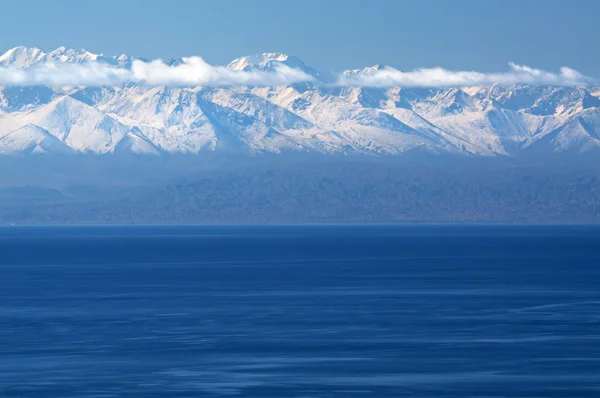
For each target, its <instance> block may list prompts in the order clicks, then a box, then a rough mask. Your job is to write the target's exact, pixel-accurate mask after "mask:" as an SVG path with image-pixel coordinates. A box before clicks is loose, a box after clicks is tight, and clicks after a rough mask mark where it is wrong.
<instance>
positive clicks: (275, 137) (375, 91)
mask: <svg viewBox="0 0 600 398" xmlns="http://www.w3.org/2000/svg"><path fill="white" fill-rule="evenodd" d="M135 59H142V58H138V57H131V56H129V55H126V54H121V55H117V56H104V55H102V54H93V53H91V52H88V51H86V50H83V49H67V48H64V47H59V48H58V49H56V50H54V51H50V52H47V53H46V52H44V51H43V50H41V49H38V48H26V47H16V48H14V49H11V50H8V51H7V52H6V53H4V54H3V55H0V66H2V67H13V68H30V67H34V66H36V65H39V64H44V63H54V62H59V63H75V64H77V63H88V62H98V63H106V64H110V65H116V66H119V67H124V68H126V67H128V66H130V65H131V62H132V60H135ZM171 62H172V63H173V64H177V62H180V60H173V61H171ZM281 65H284V66H286V67H291V68H295V69H299V70H301V71H302V72H304V73H306V74H307V75H310V76H312V77H313V78H314V79H315V81H314V82H306V83H294V84H288V85H281V86H269V87H253V86H239V85H235V86H229V87H208V86H196V87H171V86H155V87H150V86H144V85H142V84H134V83H129V84H123V85H116V86H108V87H93V86H88V87H49V86H44V85H37V86H27V87H18V86H0V154H2V155H3V156H6V155H19V154H20V155H27V154H32V153H35V154H40V153H47V154H55V153H60V154H63V155H65V154H68V153H69V152H73V153H89V154H98V155H107V154H113V153H116V152H120V153H131V154H138V155H141V154H143V155H152V156H167V155H169V154H198V155H201V154H202V153H203V152H205V151H212V152H222V151H223V152H226V153H244V154H248V153H250V154H260V153H278V154H284V153H287V152H306V153H319V154H345V155H350V154H358V153H360V154H368V155H375V156H381V155H402V154H406V153H407V152H409V151H411V150H423V151H425V152H428V153H431V154H439V153H450V154H458V155H464V156H486V157H489V156H491V157H494V156H509V157H515V156H521V155H524V154H526V153H527V152H528V151H527V149H531V148H534V147H536V146H543V148H540V151H546V152H547V153H548V154H549V156H550V155H551V154H552V153H556V152H565V153H567V152H568V153H573V154H578V153H583V152H588V151H596V150H598V149H600V98H599V97H598V95H599V94H600V90H599V88H598V87H594V86H590V87H587V86H574V87H573V86H550V85H524V84H515V85H492V86H472V87H445V88H406V87H391V88H374V87H334V86H330V85H328V84H327V82H329V81H331V79H332V76H333V75H332V74H331V73H326V72H321V71H318V70H316V69H314V68H312V67H310V66H307V65H306V64H305V63H304V62H303V61H302V60H300V59H299V58H298V57H294V56H289V55H286V54H284V53H264V54H259V55H255V56H247V57H241V58H238V59H236V60H234V61H232V62H231V63H230V64H229V65H228V66H227V67H226V68H227V69H229V70H232V71H272V70H276V69H277V68H279V67H280V66H281ZM383 68H385V67H383V66H380V65H376V66H374V67H369V68H364V69H363V71H366V73H373V72H374V71H378V70H381V69H383ZM353 73H357V70H353V71H344V72H342V75H347V76H349V75H352V74H353ZM26 126H30V127H28V129H31V131H30V132H29V133H23V131H24V130H22V129H23V128H25V127H26ZM19 131H21V133H19ZM33 131H36V133H33ZM40 131H46V132H48V133H49V134H50V135H51V136H52V137H54V138H55V139H56V140H57V142H60V143H62V144H64V145H65V146H66V148H67V149H68V150H64V149H65V148H63V147H62V145H59V144H58V143H56V145H46V146H40V145H38V144H39V143H40V142H41V141H39V140H40V135H39V132H40ZM15 132H17V133H15ZM7 137H11V139H10V140H9V139H7ZM544 138H548V139H544ZM48 139H49V138H47V137H46V138H45V139H44V140H48ZM15 140H17V141H18V142H16V141H15ZM44 140H43V141H44ZM38 141H39V142H38ZM8 142H10V145H8V144H6V143H8ZM3 143H4V144H3Z"/></svg>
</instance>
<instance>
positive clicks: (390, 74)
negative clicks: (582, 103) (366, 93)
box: [336, 62, 593, 87]
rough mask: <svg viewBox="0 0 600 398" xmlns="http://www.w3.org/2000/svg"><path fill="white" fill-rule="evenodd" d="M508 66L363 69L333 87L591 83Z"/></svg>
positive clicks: (568, 73)
mask: <svg viewBox="0 0 600 398" xmlns="http://www.w3.org/2000/svg"><path fill="white" fill-rule="evenodd" d="M509 66H510V69H509V71H508V72H504V73H482V72H475V71H451V70H447V69H443V68H440V67H437V68H427V69H416V70H413V71H410V72H402V71H399V70H398V69H394V68H390V67H384V68H380V69H374V68H367V69H364V70H360V71H352V72H347V73H345V74H344V75H342V76H340V77H339V78H338V81H337V83H336V84H337V85H339V86H359V87H398V86H401V87H448V86H454V87H456V86H488V85H493V84H506V85H509V84H550V85H560V86H576V85H582V84H589V83H592V82H593V79H591V78H589V77H587V76H584V75H582V74H581V73H579V72H577V71H576V70H573V69H570V68H567V67H563V68H561V69H560V73H551V72H546V71H543V70H540V69H534V68H531V67H529V66H525V65H517V64H515V63H512V62H511V63H509Z"/></svg>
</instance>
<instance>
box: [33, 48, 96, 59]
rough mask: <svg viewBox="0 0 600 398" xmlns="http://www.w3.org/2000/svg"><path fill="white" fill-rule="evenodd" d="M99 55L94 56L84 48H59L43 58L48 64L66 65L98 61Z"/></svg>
mask: <svg viewBox="0 0 600 398" xmlns="http://www.w3.org/2000/svg"><path fill="white" fill-rule="evenodd" d="M98 57H99V55H98V54H93V53H91V52H89V51H87V50H85V49H83V48H79V49H74V48H70V49H67V48H65V47H58V48H57V49H56V50H54V51H51V52H49V53H48V54H46V55H45V56H44V58H43V61H46V62H65V63H84V62H89V61H97V60H98Z"/></svg>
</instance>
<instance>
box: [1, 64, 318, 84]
mask: <svg viewBox="0 0 600 398" xmlns="http://www.w3.org/2000/svg"><path fill="white" fill-rule="evenodd" d="M312 79H313V78H312V76H310V75H307V74H306V73H304V72H303V71H301V70H298V69H293V68H290V67H289V66H286V65H283V64H281V65H278V66H277V67H276V68H275V69H274V70H273V71H236V70H231V69H228V68H226V67H223V66H211V65H209V64H208V63H206V62H205V61H204V60H203V59H202V58H200V57H190V58H183V59H182V62H181V63H180V64H178V65H167V64H165V63H164V62H163V61H161V60H157V61H152V62H143V61H140V60H135V61H133V63H132V66H131V69H125V68H119V67H116V66H112V65H108V64H103V63H97V62H87V63H82V64H69V63H37V64H35V65H33V66H31V67H30V68H27V69H22V68H19V67H12V66H9V67H0V85H19V86H28V85H37V84H43V85H49V86H108V85H118V84H123V83H127V82H135V83H140V84H146V85H150V86H162V85H171V86H200V85H207V86H230V85H251V86H277V85H287V84H292V83H298V82H307V81H311V80H312Z"/></svg>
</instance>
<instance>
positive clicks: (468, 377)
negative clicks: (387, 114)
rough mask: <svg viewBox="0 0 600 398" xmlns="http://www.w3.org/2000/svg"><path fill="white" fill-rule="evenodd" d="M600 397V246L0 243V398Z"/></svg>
mask: <svg viewBox="0 0 600 398" xmlns="http://www.w3.org/2000/svg"><path fill="white" fill-rule="evenodd" d="M214 396H217V397H220V396H239V397H257V398H267V397H278V398H284V397H298V398H301V397H302V398H309V397H313V398H315V397H383V398H387V397H396V396H414V397H461V398H462V397H599V396H600V228H598V227H583V226H581V227H567V226H561V227H558V226H557V227H552V226H544V227H542V226H539V227H509V226H496V227H492V226H477V227H474V226H303V227H284V226H280V227H275V226H274V227H182V228H180V227H40V228H37V227H30V228H25V227H23V228H20V227H19V228H12V227H5V228H0V397H2V398H9V397H10V398H12V397H15V398H17V397H19V398H25V397H27V398H29V397H39V398H54V397H56V398H66V397H98V398H100V397H103V398H108V397H140V398H142V397H143V398H149V397H161V398H170V397H182V398H183V397H187V398H192V397H214Z"/></svg>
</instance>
